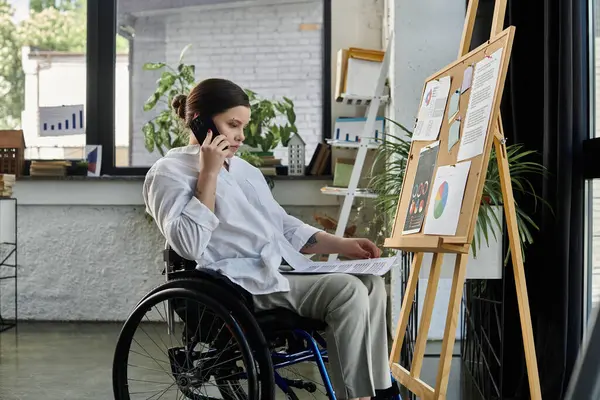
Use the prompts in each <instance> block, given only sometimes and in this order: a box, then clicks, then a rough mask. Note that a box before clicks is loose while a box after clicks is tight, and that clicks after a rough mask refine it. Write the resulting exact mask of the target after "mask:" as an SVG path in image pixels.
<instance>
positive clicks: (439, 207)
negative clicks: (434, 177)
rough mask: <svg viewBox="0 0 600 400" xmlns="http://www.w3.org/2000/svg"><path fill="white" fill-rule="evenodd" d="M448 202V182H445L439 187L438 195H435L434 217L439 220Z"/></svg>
mask: <svg viewBox="0 0 600 400" xmlns="http://www.w3.org/2000/svg"><path fill="white" fill-rule="evenodd" d="M447 201H448V182H446V181H444V182H442V184H441V185H440V186H439V187H438V190H437V193H436V194H435V201H434V202H433V216H434V217H435V219H438V218H440V217H441V216H442V214H444V209H445V208H446V202H447Z"/></svg>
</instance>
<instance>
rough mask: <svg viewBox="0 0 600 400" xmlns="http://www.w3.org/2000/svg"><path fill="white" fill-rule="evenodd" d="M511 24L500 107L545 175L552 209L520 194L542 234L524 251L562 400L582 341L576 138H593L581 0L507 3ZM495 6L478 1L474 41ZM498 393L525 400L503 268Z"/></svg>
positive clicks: (537, 322) (517, 329)
mask: <svg viewBox="0 0 600 400" xmlns="http://www.w3.org/2000/svg"><path fill="white" fill-rule="evenodd" d="M508 4H509V5H508V8H507V16H506V26H508V25H514V26H515V27H516V35H515V41H514V44H513V49H512V58H511V64H510V69H509V73H508V76H507V82H506V86H505V91H504V98H503V103H502V116H503V122H504V128H505V133H506V137H507V140H508V144H510V143H523V144H524V145H525V147H526V148H527V149H532V150H536V151H537V152H538V154H539V158H538V160H537V161H538V162H541V163H543V165H544V166H545V167H546V168H547V169H548V177H546V178H544V179H542V178H540V179H536V178H535V177H533V179H532V183H533V184H534V187H535V190H536V193H537V194H539V195H541V196H543V198H544V199H545V200H546V201H547V202H548V203H549V206H550V207H546V206H540V205H539V204H538V205H537V207H536V205H535V204H534V202H533V201H532V200H531V199H530V198H522V199H519V198H517V199H516V200H517V202H519V204H520V206H521V207H523V208H524V209H525V210H526V212H527V213H528V214H529V215H531V216H533V219H534V220H535V222H536V223H537V224H538V225H539V227H540V231H538V232H534V240H535V242H534V244H533V245H531V246H529V247H528V248H527V250H526V263H525V272H526V277H527V287H528V291H529V300H530V307H531V312H532V323H533V329H534V336H535V342H536V352H537V358H538V368H539V372H540V380H541V385H542V396H543V398H544V400H547V399H556V400H558V399H562V396H563V394H564V391H565V390H566V387H567V385H568V380H569V378H570V375H571V371H572V368H573V365H574V362H575V359H576V357H577V353H578V350H579V344H580V342H581V337H582V325H583V322H584V315H583V300H584V299H583V274H584V252H583V251H584V246H583V243H584V180H583V174H582V167H581V159H582V157H581V148H582V142H583V140H584V139H586V138H587V137H588V135H589V121H590V115H589V98H588V97H589V95H588V91H589V90H590V82H589V78H588V77H589V71H588V69H589V67H588V65H589V64H588V45H589V40H590V38H589V37H588V11H587V7H588V4H587V1H586V0H545V1H543V2H542V1H523V0H509V1H508ZM492 11H493V1H486V0H481V1H480V12H479V13H478V21H477V24H478V26H479V27H478V29H476V30H475V32H474V35H476V36H475V37H474V42H478V43H481V42H483V41H484V40H486V39H487V38H488V37H489V23H490V22H491V16H492ZM506 272H507V273H506V282H505V318H504V321H505V326H504V329H505V331H504V335H505V336H504V346H503V348H504V357H503V362H504V368H503V392H504V397H505V398H507V399H511V398H514V399H529V387H528V380H527V370H526V366H525V359H524V357H523V346H522V336H521V326H520V321H519V314H518V308H517V302H516V295H515V286H514V279H513V275H512V265H511V266H509V267H508V269H507V271H506Z"/></svg>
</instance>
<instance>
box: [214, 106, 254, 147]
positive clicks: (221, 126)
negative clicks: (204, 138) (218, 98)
mask: <svg viewBox="0 0 600 400" xmlns="http://www.w3.org/2000/svg"><path fill="white" fill-rule="evenodd" d="M213 121H214V123H215V126H216V127H217V129H218V130H219V133H220V134H221V135H223V136H225V137H226V138H227V141H228V142H229V154H228V155H227V157H228V158H231V157H233V156H234V155H235V153H236V151H238V149H239V148H240V146H241V145H242V143H243V142H244V139H245V137H244V128H245V127H246V125H248V122H250V108H249V107H245V106H237V107H233V108H230V109H229V110H227V111H225V112H223V113H221V114H217V115H215V116H214V117H213Z"/></svg>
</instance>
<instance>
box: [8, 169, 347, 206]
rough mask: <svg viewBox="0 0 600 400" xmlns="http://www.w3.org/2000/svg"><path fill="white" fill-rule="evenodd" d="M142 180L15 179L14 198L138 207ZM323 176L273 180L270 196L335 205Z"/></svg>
mask: <svg viewBox="0 0 600 400" xmlns="http://www.w3.org/2000/svg"><path fill="white" fill-rule="evenodd" d="M143 179H144V178H143V177H137V176H135V177H127V176H122V177H114V176H113V177H99V178H93V177H92V178H90V177H85V176H74V177H65V178H37V177H36V178H29V177H25V178H23V179H20V180H18V181H17V182H16V183H15V186H14V193H13V196H14V197H16V198H17V201H18V203H19V205H78V206H82V205H89V206H126V205H128V206H140V205H143V204H144V201H143V198H142V183H143ZM328 184H331V180H330V179H327V178H326V177H318V178H315V177H298V178H295V177H275V187H274V188H273V196H274V197H275V199H276V200H277V201H278V202H279V204H281V205H282V206H338V205H340V199H341V197H337V196H327V195H323V194H321V192H320V189H321V188H322V187H323V186H326V185H328Z"/></svg>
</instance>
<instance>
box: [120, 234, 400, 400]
mask: <svg viewBox="0 0 600 400" xmlns="http://www.w3.org/2000/svg"><path fill="white" fill-rule="evenodd" d="M164 262H165V269H164V271H163V274H164V275H165V277H166V282H164V283H163V284H161V285H159V286H158V287H156V288H155V289H153V290H151V291H150V292H149V293H147V294H146V295H145V296H144V297H143V298H142V299H141V300H140V301H139V302H138V303H137V305H136V306H135V307H134V309H133V311H132V312H131V313H130V315H129V316H128V318H127V320H126V321H125V323H124V325H123V327H122V328H121V332H120V334H119V337H118V340H117V345H116V348H115V352H114V358H113V371H112V372H113V374H112V380H113V392H114V396H115V399H116V400H129V399H137V398H143V399H154V400H157V399H168V398H173V393H174V394H175V396H176V397H175V398H176V399H191V400H212V399H220V398H222V399H226V400H258V399H260V400H271V399H275V398H281V395H283V397H285V398H287V399H289V400H298V399H299V395H298V394H299V393H300V391H304V392H306V393H301V394H300V395H301V396H302V397H305V396H306V395H309V396H310V395H312V396H313V397H314V398H329V399H330V400H336V397H335V393H334V390H333V386H332V384H331V381H330V378H329V374H328V371H327V363H328V356H327V343H326V341H325V339H324V331H325V329H326V324H325V323H324V322H322V321H318V320H313V319H309V318H304V317H301V316H299V315H297V314H296V313H294V312H292V311H289V310H287V309H274V310H269V311H262V312H255V311H254V310H253V305H252V297H251V295H250V294H249V293H248V292H246V291H245V290H243V289H242V288H241V287H239V286H237V285H235V284H234V283H232V282H231V281H230V280H228V279H227V278H226V277H225V276H223V275H221V274H219V273H217V272H213V271H211V270H207V269H198V268H197V264H196V262H194V261H190V260H186V259H184V258H182V257H180V256H179V255H178V254H177V253H176V252H175V251H173V249H171V248H170V247H169V245H168V244H167V245H166V246H165V249H164ZM151 334H153V335H155V336H154V337H151ZM315 364H316V367H317V368H316V369H317V371H318V372H316V371H315V368H314V365H315ZM311 367H312V368H311ZM392 380H393V379H392ZM276 389H279V391H278V392H276ZM376 397H377V398H382V399H383V398H385V399H393V400H400V396H399V392H398V390H397V386H396V384H395V383H394V385H393V388H392V389H391V390H389V391H381V393H378V394H377V396H376Z"/></svg>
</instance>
